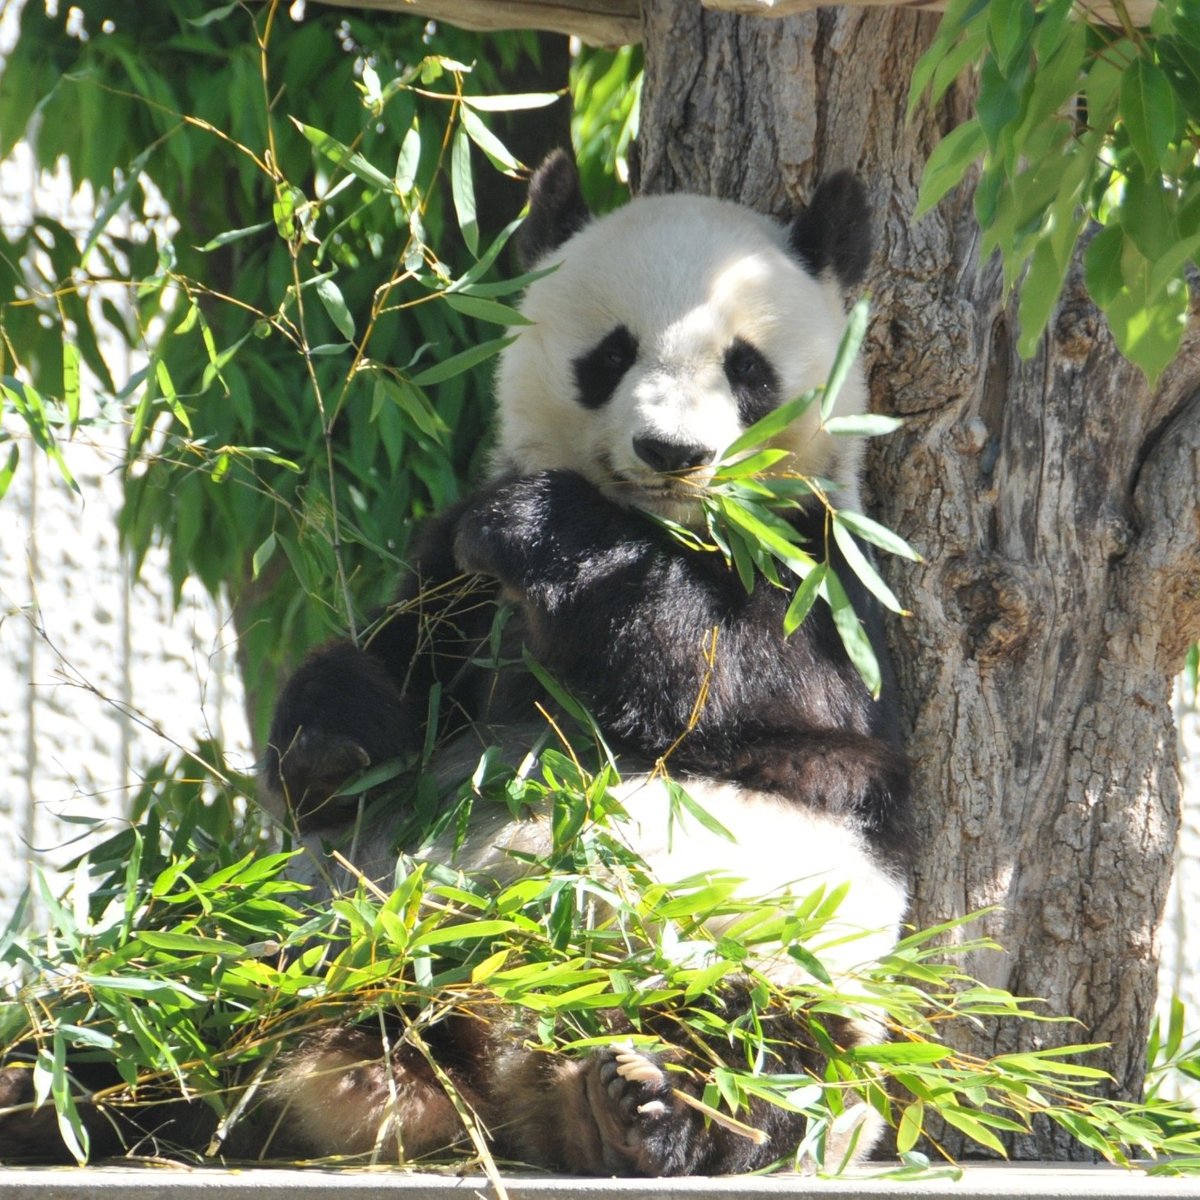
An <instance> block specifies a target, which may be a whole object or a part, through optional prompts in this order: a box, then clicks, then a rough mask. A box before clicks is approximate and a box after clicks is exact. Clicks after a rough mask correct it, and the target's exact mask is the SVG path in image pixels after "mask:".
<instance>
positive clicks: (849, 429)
mask: <svg viewBox="0 0 1200 1200" xmlns="http://www.w3.org/2000/svg"><path fill="white" fill-rule="evenodd" d="M903 424H904V421H903V419H902V418H900V417H890V416H887V415H886V414H885V413H855V414H853V415H851V416H846V417H830V418H829V420H828V421H826V422H825V424H824V427H823V428H824V430H825V432H826V433H832V434H834V435H836V436H837V437H885V436H886V435H887V434H889V433H895V432H896V430H897V429H899V428H900V427H901V426H902V425H903Z"/></svg>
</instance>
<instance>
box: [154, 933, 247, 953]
mask: <svg viewBox="0 0 1200 1200" xmlns="http://www.w3.org/2000/svg"><path fill="white" fill-rule="evenodd" d="M137 940H138V941H140V942H141V943H142V944H143V945H145V946H149V947H150V948H151V949H152V950H175V951H179V952H180V953H183V954H215V955H217V956H218V957H220V958H241V957H242V955H243V954H244V953H245V952H244V951H243V949H242V947H241V946H240V945H238V944H237V943H236V942H223V941H221V940H220V939H219V938H207V937H199V936H198V935H196V934H191V933H172V932H170V931H163V932H158V931H155V930H149V929H146V930H142V932H140V933H139V934H138V935H137Z"/></svg>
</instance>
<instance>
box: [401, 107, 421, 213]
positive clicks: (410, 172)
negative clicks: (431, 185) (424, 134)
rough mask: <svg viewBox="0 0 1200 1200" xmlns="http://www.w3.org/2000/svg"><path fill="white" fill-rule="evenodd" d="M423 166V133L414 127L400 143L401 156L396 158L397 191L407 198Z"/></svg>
mask: <svg viewBox="0 0 1200 1200" xmlns="http://www.w3.org/2000/svg"><path fill="white" fill-rule="evenodd" d="M420 166H421V131H420V130H419V129H418V128H417V126H416V125H414V126H413V127H412V128H411V129H409V131H408V132H407V133H406V134H405V135H404V141H403V142H401V143H400V154H399V155H398V156H397V158H396V175H395V179H394V182H395V184H396V191H397V193H398V194H399V195H401V196H407V195H408V193H409V192H411V191H412V188H413V184H414V183H415V182H416V180H417V171H418V170H419V169H420Z"/></svg>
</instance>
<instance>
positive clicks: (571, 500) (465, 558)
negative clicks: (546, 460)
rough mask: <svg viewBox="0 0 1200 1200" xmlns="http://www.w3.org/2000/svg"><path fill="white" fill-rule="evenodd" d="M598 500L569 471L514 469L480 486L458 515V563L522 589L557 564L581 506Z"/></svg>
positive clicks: (595, 493) (567, 549) (584, 508)
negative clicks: (523, 472)
mask: <svg viewBox="0 0 1200 1200" xmlns="http://www.w3.org/2000/svg"><path fill="white" fill-rule="evenodd" d="M598 503H604V501H603V500H602V498H601V496H600V493H599V492H598V491H597V490H596V489H595V488H594V487H593V486H592V485H591V484H590V483H588V482H587V481H586V480H585V479H583V478H582V477H581V476H579V475H576V474H574V473H573V472H570V471H539V472H536V473H535V474H533V475H515V476H509V477H507V478H504V479H500V480H498V481H497V482H495V483H493V484H491V485H489V486H488V487H486V488H484V489H483V490H482V491H481V492H480V493H479V494H478V495H477V496H475V498H474V499H473V500H472V501H470V503H468V504H467V506H466V508H465V509H464V510H463V512H462V514H461V516H460V517H459V519H458V527H457V530H456V533H455V540H454V553H455V558H456V560H457V561H458V565H459V566H460V567H461V568H462V569H463V570H464V571H468V572H471V573H473V574H479V575H489V576H491V577H492V578H493V579H498V580H499V581H500V582H501V583H503V584H506V585H508V586H509V587H512V588H515V589H517V590H520V591H523V590H525V589H527V588H529V587H533V586H536V585H537V584H538V583H540V582H543V580H544V578H546V577H549V576H551V575H553V574H554V573H555V572H556V571H557V570H560V569H561V566H562V556H563V554H564V552H566V553H568V554H569V552H570V549H571V548H572V546H573V545H574V543H575V541H576V540H578V539H575V538H574V537H573V536H572V535H573V529H574V526H575V524H576V523H577V521H578V518H579V515H580V513H581V512H585V511H588V510H589V509H590V508H592V507H593V506H595V505H596V504H598Z"/></svg>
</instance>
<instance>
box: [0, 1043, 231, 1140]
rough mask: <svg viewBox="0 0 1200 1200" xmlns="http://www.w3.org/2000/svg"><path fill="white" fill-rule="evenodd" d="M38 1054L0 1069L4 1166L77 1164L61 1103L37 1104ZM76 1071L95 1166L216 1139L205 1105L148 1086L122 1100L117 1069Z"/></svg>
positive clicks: (22, 1051)
mask: <svg viewBox="0 0 1200 1200" xmlns="http://www.w3.org/2000/svg"><path fill="white" fill-rule="evenodd" d="M36 1054H37V1049H36V1047H33V1046H30V1045H23V1046H20V1047H18V1048H17V1049H16V1051H14V1052H13V1055H12V1057H11V1058H10V1059H8V1060H7V1061H6V1063H5V1065H3V1066H0V1163H14V1162H22V1163H24V1162H29V1163H73V1162H74V1161H75V1158H74V1155H73V1154H72V1153H71V1151H70V1150H69V1149H68V1147H67V1144H66V1142H65V1141H64V1140H63V1136H62V1132H61V1127H60V1125H59V1121H58V1113H57V1111H56V1110H55V1106H54V1105H53V1104H52V1103H51V1102H50V1101H49V1100H47V1101H45V1102H44V1103H42V1104H38V1101H37V1095H36V1092H35V1089H34V1085H33V1060H34V1058H35V1057H36ZM14 1063H15V1064H17V1065H14ZM70 1066H71V1072H70V1073H71V1079H72V1093H73V1095H74V1097H75V1108H76V1111H77V1112H78V1114H79V1119H80V1121H81V1122H82V1124H83V1127H84V1129H85V1130H86V1131H87V1139H88V1151H89V1157H90V1160H91V1161H92V1162H96V1161H98V1160H102V1159H106V1158H116V1157H119V1156H122V1155H127V1154H137V1155H144V1156H154V1155H160V1156H164V1157H167V1156H170V1155H171V1154H173V1153H178V1152H179V1151H180V1150H181V1149H183V1150H198V1149H201V1148H202V1147H204V1146H205V1145H207V1143H208V1141H209V1139H210V1138H211V1136H212V1132H213V1128H214V1126H215V1124H216V1118H215V1117H214V1116H213V1113H212V1110H211V1109H210V1108H209V1107H208V1105H206V1104H204V1103H203V1102H201V1101H199V1100H192V1101H189V1100H185V1099H183V1098H182V1097H181V1096H179V1095H178V1094H171V1093H167V1094H164V1095H163V1096H162V1097H161V1098H152V1097H151V1096H150V1094H149V1092H150V1090H151V1089H149V1088H147V1089H146V1090H145V1091H144V1092H143V1093H142V1096H141V1098H140V1100H139V1102H137V1103H134V1102H133V1101H132V1100H131V1099H129V1098H128V1097H127V1096H126V1097H125V1098H123V1099H122V1098H119V1096H120V1093H121V1092H122V1090H123V1086H124V1083H123V1080H122V1078H121V1075H120V1073H119V1072H118V1071H117V1069H116V1067H114V1066H113V1065H112V1064H110V1063H73V1064H70ZM97 1097H99V1098H98V1099H97ZM104 1097H107V1101H106V1102H104V1100H103V1098H104Z"/></svg>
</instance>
